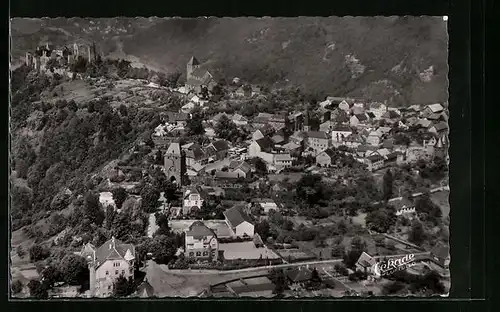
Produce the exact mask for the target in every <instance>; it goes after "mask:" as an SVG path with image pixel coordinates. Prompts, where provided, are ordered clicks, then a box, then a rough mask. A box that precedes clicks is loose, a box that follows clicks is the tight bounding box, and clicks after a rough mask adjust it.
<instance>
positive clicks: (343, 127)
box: [332, 124, 352, 132]
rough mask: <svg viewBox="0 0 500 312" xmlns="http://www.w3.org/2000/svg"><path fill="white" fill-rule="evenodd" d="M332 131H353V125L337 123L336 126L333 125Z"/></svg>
mask: <svg viewBox="0 0 500 312" xmlns="http://www.w3.org/2000/svg"><path fill="white" fill-rule="evenodd" d="M332 131H338V132H341V131H342V132H352V129H351V127H349V126H347V125H340V124H337V125H336V126H335V127H333V129H332Z"/></svg>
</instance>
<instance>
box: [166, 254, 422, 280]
mask: <svg viewBox="0 0 500 312" xmlns="http://www.w3.org/2000/svg"><path fill="white" fill-rule="evenodd" d="M405 255H407V254H397V255H390V256H375V257H373V258H375V259H381V258H386V259H390V258H397V257H404V256H405ZM414 255H415V257H418V256H428V255H429V252H419V253H414ZM341 262H342V259H330V260H320V261H307V262H296V263H285V264H275V265H268V266H260V267H253V268H246V269H239V270H227V271H219V270H169V271H168V272H171V273H179V274H182V275H199V274H217V275H224V274H234V273H245V272H254V271H262V270H266V269H267V270H269V269H283V268H291V267H298V266H316V265H324V264H337V263H341Z"/></svg>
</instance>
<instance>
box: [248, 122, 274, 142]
mask: <svg viewBox="0 0 500 312" xmlns="http://www.w3.org/2000/svg"><path fill="white" fill-rule="evenodd" d="M274 132H276V130H275V129H274V128H273V126H271V125H269V124H265V125H264V126H262V127H260V128H259V129H257V130H255V131H254V133H252V140H253V141H257V140H259V139H262V138H263V137H266V136H269V137H270V136H271V135H272V134H273V133H274Z"/></svg>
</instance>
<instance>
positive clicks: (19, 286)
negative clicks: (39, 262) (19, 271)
mask: <svg viewBox="0 0 500 312" xmlns="http://www.w3.org/2000/svg"><path fill="white" fill-rule="evenodd" d="M23 288H24V285H23V282H21V281H20V280H15V281H14V282H12V285H11V289H12V293H13V294H18V293H20V292H21V291H23Z"/></svg>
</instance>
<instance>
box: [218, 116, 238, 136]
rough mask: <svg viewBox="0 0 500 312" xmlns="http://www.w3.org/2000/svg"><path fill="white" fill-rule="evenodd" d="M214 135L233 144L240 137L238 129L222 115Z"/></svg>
mask: <svg viewBox="0 0 500 312" xmlns="http://www.w3.org/2000/svg"><path fill="white" fill-rule="evenodd" d="M215 134H217V136H218V137H219V138H222V139H225V140H228V141H231V142H235V141H236V140H237V139H238V138H239V137H240V131H239V129H238V127H237V126H236V125H235V124H234V123H233V122H232V120H231V119H229V118H228V117H227V116H226V115H222V117H221V118H220V119H219V122H218V123H217V125H216V126H215Z"/></svg>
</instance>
